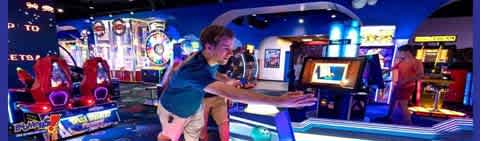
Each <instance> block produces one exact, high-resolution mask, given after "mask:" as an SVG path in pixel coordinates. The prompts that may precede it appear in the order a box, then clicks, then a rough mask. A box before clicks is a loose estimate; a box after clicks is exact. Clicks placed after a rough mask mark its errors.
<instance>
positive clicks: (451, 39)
mask: <svg viewBox="0 0 480 141" xmlns="http://www.w3.org/2000/svg"><path fill="white" fill-rule="evenodd" d="M414 41H415V42H417V43H424V42H456V41H457V36H455V35H443V36H416V37H415V39H414Z"/></svg>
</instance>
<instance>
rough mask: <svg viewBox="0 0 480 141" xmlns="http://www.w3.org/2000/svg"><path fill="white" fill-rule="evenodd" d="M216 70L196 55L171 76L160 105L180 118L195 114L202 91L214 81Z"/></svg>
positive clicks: (202, 94)
mask: <svg viewBox="0 0 480 141" xmlns="http://www.w3.org/2000/svg"><path fill="white" fill-rule="evenodd" d="M217 68H218V67H217V65H215V66H210V65H208V63H207V60H206V59H205V57H204V56H203V55H202V53H197V54H196V55H195V56H193V58H192V59H190V60H189V61H188V62H185V64H183V66H181V67H180V68H179V69H178V70H177V71H176V72H175V73H174V74H173V76H172V78H171V79H170V81H169V84H168V86H167V87H166V90H165V91H164V93H163V94H162V96H161V97H160V103H161V104H162V106H163V107H164V108H165V109H166V110H167V111H169V112H170V113H172V114H175V115H176V116H179V117H182V118H187V117H189V116H191V115H193V114H195V112H196V111H197V110H198V108H199V107H200V105H201V104H202V101H203V97H204V95H205V92H204V91H203V89H204V88H205V87H207V85H209V84H211V83H213V82H215V81H216V80H215V74H216V73H217Z"/></svg>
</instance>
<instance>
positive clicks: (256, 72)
mask: <svg viewBox="0 0 480 141" xmlns="http://www.w3.org/2000/svg"><path fill="white" fill-rule="evenodd" d="M253 52H255V49H254V51H253ZM253 58H254V59H255V66H256V68H255V79H258V71H259V66H258V58H257V55H256V54H255V55H253Z"/></svg>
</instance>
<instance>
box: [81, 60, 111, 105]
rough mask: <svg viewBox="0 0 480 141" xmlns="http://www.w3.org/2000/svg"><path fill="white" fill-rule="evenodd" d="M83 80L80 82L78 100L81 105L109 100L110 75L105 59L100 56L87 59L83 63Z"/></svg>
mask: <svg viewBox="0 0 480 141" xmlns="http://www.w3.org/2000/svg"><path fill="white" fill-rule="evenodd" d="M83 70H84V71H83V75H84V77H83V80H82V82H81V83H80V92H81V95H82V96H81V97H80V102H81V104H82V105H83V106H93V105H95V104H101V103H106V102H110V97H111V95H110V92H109V90H111V89H110V88H111V86H112V83H111V76H110V73H109V72H110V67H109V66H108V64H107V61H106V60H103V59H102V58H100V57H96V58H92V59H89V60H87V61H86V62H85V63H84V64H83Z"/></svg>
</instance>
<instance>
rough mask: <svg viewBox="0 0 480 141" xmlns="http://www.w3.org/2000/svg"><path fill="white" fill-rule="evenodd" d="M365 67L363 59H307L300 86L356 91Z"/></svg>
mask: <svg viewBox="0 0 480 141" xmlns="http://www.w3.org/2000/svg"><path fill="white" fill-rule="evenodd" d="M364 67H365V58H364V57H356V58H333V57H329V58H307V60H306V61H305V63H304V66H303V69H302V74H301V76H302V77H301V78H300V79H301V80H300V82H302V84H304V85H307V86H314V87H334V88H343V89H356V88H357V86H359V85H358V84H360V83H359V81H360V80H361V77H362V75H361V74H362V72H363V69H364Z"/></svg>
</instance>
